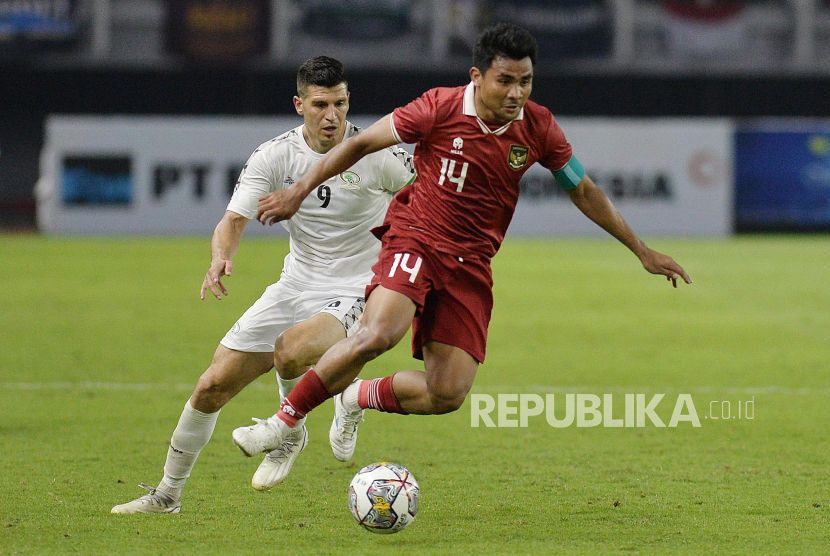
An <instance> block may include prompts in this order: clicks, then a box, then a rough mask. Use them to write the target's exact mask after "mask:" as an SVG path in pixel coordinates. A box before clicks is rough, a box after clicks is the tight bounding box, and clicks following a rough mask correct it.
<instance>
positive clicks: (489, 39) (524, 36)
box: [473, 23, 539, 74]
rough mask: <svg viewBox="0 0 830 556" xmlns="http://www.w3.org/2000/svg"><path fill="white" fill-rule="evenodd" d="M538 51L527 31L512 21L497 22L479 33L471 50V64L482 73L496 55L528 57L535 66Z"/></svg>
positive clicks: (517, 58)
mask: <svg viewBox="0 0 830 556" xmlns="http://www.w3.org/2000/svg"><path fill="white" fill-rule="evenodd" d="M538 52H539V47H538V46H537V44H536V39H534V38H533V35H531V34H530V33H529V32H527V31H526V30H524V29H522V28H521V27H519V26H518V25H514V24H513V23H497V24H495V25H493V26H492V27H488V28H487V29H485V30H484V31H482V32H481V34H479V36H478V40H476V47H475V49H474V50H473V66H475V67H477V68H478V71H480V72H481V73H482V74H483V73H485V72H486V71H487V70H488V69H490V66H492V65H493V59H494V58H497V57H498V56H504V57H506V58H510V59H512V60H522V59H524V58H527V57H530V62H531V63H532V64H533V65H534V66H535V65H536V55H537V53H538Z"/></svg>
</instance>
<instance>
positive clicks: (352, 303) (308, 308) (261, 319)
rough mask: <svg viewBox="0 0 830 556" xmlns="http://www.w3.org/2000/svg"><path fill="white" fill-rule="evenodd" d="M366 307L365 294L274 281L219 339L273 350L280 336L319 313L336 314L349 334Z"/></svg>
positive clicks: (241, 348)
mask: <svg viewBox="0 0 830 556" xmlns="http://www.w3.org/2000/svg"><path fill="white" fill-rule="evenodd" d="M364 307H366V300H365V299H363V298H362V297H348V296H345V297H344V296H337V295H332V294H331V293H328V292H319V291H303V290H298V289H296V288H293V287H291V286H287V285H285V284H284V283H282V282H277V283H276V284H271V285H270V286H268V287H267V288H266V289H265V293H263V294H262V297H260V298H259V299H257V301H256V303H254V304H253V305H251V308H250V309H248V310H247V311H245V314H244V315H242V317H240V319H239V320H238V321H236V324H234V325H233V327H232V328H231V329H230V330H229V331H228V333H227V334H225V337H224V338H222V341H221V342H220V343H221V344H222V345H223V346H225V347H226V348H230V349H233V350H236V351H245V352H269V351H270V352H272V351H274V342H276V341H277V337H278V336H279V335H280V334H282V333H283V332H285V331H286V330H288V329H289V328H291V327H292V326H294V325H295V324H299V323H301V322H303V321H306V320H308V319H310V318H311V317H313V316H314V315H316V314H319V313H329V314H331V315H334V316H335V317H336V318H337V320H339V321H340V322H341V323H342V324H343V329H344V330H345V331H346V336H351V335H352V334H354V333H355V332H357V329H358V327H359V326H360V321H359V320H358V319H359V318H360V316H361V315H362V314H363V309H364Z"/></svg>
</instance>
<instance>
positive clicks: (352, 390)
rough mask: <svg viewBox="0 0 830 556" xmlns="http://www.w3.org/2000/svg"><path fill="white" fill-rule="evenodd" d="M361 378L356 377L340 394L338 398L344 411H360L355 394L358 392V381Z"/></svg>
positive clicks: (359, 381)
mask: <svg viewBox="0 0 830 556" xmlns="http://www.w3.org/2000/svg"><path fill="white" fill-rule="evenodd" d="M361 382H363V380H361V379H359V378H357V379H355V381H354V382H352V383H351V384H349V385H348V386H346V389H345V390H343V392H342V393H341V394H340V396H341V397H340V400H341V401H342V402H343V407H344V408H345V409H346V411H349V412H352V411H360V405H358V403H357V394H358V392H360V383H361Z"/></svg>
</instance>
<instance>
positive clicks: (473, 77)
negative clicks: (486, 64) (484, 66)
mask: <svg viewBox="0 0 830 556" xmlns="http://www.w3.org/2000/svg"><path fill="white" fill-rule="evenodd" d="M481 77H482V76H481V71H479V69H478V68H477V67H475V66H473V67H471V68H470V81H472V82H473V84H475V86H476V87H478V85H479V83H481Z"/></svg>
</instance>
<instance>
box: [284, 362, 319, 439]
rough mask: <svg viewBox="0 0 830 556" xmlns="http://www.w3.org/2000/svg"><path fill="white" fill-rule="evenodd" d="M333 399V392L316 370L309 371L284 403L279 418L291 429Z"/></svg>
mask: <svg viewBox="0 0 830 556" xmlns="http://www.w3.org/2000/svg"><path fill="white" fill-rule="evenodd" d="M330 397H331V392H329V389H328V388H327V387H326V385H325V383H323V381H322V380H320V377H319V376H318V375H317V373H316V372H314V369H311V370H310V371H308V372H307V373H306V374H305V376H304V377H303V379H302V380H301V381H300V382H298V383H297V385H296V386H295V387H294V388H292V389H291V393H290V394H288V397H286V398H285V399H284V400H283V401H282V403H281V404H280V410H279V411H278V412H277V417H279V418H280V419H282V420H283V422H284V423H285V424H286V425H288V426H289V427H291V428H294V427H295V426H296V425H297V421H299V420H300V419H302V418H303V417H305V416H306V415H307V414H308V412H309V411H311V410H312V409H314V408H315V407H317V406H318V405H320V404H321V403H323V402H324V401H326V400H327V399H329V398H330Z"/></svg>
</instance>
